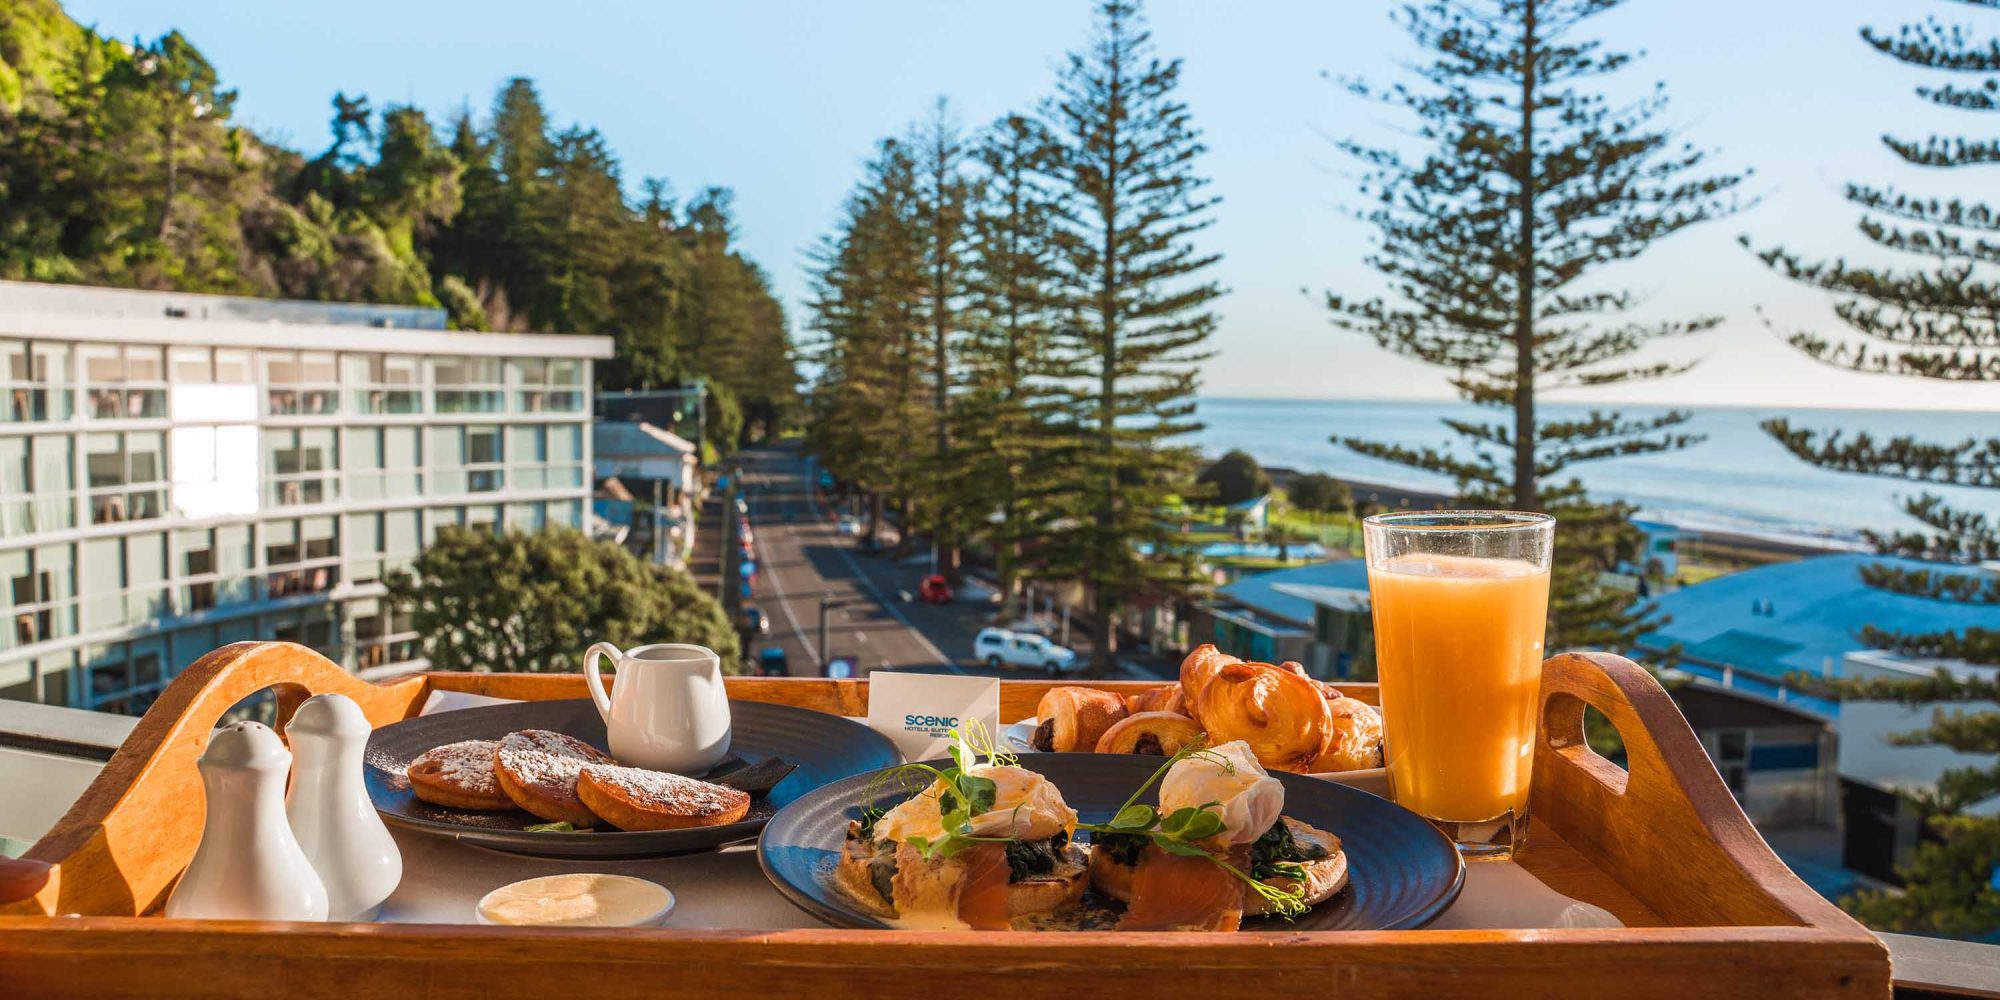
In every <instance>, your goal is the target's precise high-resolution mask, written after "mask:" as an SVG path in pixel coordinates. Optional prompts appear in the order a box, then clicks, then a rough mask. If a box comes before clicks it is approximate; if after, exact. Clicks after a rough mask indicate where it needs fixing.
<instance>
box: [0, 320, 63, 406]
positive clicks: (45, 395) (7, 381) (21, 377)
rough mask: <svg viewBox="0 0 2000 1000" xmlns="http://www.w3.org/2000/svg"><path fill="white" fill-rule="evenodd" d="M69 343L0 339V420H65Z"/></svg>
mask: <svg viewBox="0 0 2000 1000" xmlns="http://www.w3.org/2000/svg"><path fill="white" fill-rule="evenodd" d="M68 383H69V346H68V345H66V344H45V343H32V344H31V343H29V342H28V341H25V340H0V421H5V422H15V421H30V420H67V419H69V415H70V390H69V386H68Z"/></svg>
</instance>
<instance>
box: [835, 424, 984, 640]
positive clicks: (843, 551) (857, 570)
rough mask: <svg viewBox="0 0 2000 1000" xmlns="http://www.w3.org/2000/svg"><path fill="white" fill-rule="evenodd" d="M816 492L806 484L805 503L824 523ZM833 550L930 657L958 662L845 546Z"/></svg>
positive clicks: (836, 544) (837, 546) (839, 544)
mask: <svg viewBox="0 0 2000 1000" xmlns="http://www.w3.org/2000/svg"><path fill="white" fill-rule="evenodd" d="M799 461H801V462H803V461H805V459H803V458H801V459H800V460H799ZM801 478H805V477H801ZM818 492H819V491H818V490H817V489H815V488H814V485H813V484H812V483H811V482H807V483H806V503H808V504H811V505H812V510H813V520H815V521H821V522H824V520H825V517H824V515H823V514H822V513H821V511H820V509H819V497H818ZM897 530H898V531H900V530H902V529H901V528H898V529H897ZM833 548H834V551H836V552H839V553H840V557H841V558H842V559H845V560H847V568H848V569H851V570H853V571H854V576H855V578H856V579H858V580H860V581H861V585H862V586H863V587H866V588H868V592H869V593H870V594H873V595H875V601H876V603H878V604H880V605H882V609H883V610H884V611H887V612H889V614H890V616H892V617H894V618H895V619H896V620H897V621H899V622H902V623H903V627H904V628H906V629H909V630H910V634H911V635H913V636H916V637H917V641H918V642H921V643H923V644H924V648H925V649H928V650H930V651H931V655H932V656H935V657H937V661H938V662H939V663H945V664H956V663H957V662H958V661H956V660H954V659H952V658H951V657H949V656H946V655H944V650H942V649H939V648H937V644H936V643H934V642H932V641H931V640H930V636H927V635H925V634H923V633H922V632H920V631H918V630H917V627H916V626H915V625H912V624H910V620H909V619H908V618H905V617H904V616H903V609H901V608H899V607H896V606H895V605H894V604H891V603H889V599H888V598H887V597H884V596H883V595H882V589H881V588H880V587H877V586H875V581H874V580H871V579H869V578H868V574H866V573H863V572H862V571H861V564H860V563H858V562H856V561H855V560H854V553H852V552H849V551H848V549H847V546H846V545H843V544H841V543H840V542H838V541H836V542H835V543H834V545H833Z"/></svg>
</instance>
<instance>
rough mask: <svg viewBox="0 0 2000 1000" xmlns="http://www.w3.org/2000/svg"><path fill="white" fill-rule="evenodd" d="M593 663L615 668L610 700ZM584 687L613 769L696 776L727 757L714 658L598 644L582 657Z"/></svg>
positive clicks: (683, 648) (724, 707) (700, 649)
mask: <svg viewBox="0 0 2000 1000" xmlns="http://www.w3.org/2000/svg"><path fill="white" fill-rule="evenodd" d="M600 656H608V657H610V658H611V660H612V662H614V663H616V664H617V665H618V672H617V674H616V675H614V676H613V677H612V679H611V693H610V694H609V695H606V694H605V693H604V681H603V679H602V678H600V677H599V676H598V674H597V658H598V657H600ZM583 679H584V682H585V683H587V684H589V685H590V698H591V700H592V701H595V702H597V712H598V714H600V715H602V716H604V731H605V735H606V736H607V737H609V740H610V743H611V756H613V757H616V758H618V762H619V763H621V764H626V765H629V766H632V767H644V768H650V769H652V770H655V771H674V772H676V773H679V774H700V773H702V772H703V771H706V770H708V769H709V768H711V767H714V766H715V765H716V763H717V762H718V761H720V760H722V758H723V757H724V755H726V754H728V753H729V694H728V692H727V691H725V690H724V689H723V686H722V660H721V659H720V658H719V657H717V656H716V655H715V651H714V650H712V649H709V648H708V647H706V646H690V645H686V644H683V643H678V642H663V643H657V644H654V645H651V646H639V647H636V648H634V649H633V650H632V651H631V652H620V651H619V649H618V647H616V646H613V645H612V644H610V643H608V642H600V643H597V644H596V645H594V646H591V647H590V649H589V650H588V651H587V652H585V653H584V654H583Z"/></svg>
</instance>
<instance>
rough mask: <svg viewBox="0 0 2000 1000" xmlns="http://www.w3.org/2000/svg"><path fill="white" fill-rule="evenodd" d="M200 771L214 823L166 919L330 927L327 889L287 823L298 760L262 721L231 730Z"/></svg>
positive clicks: (211, 748)
mask: <svg viewBox="0 0 2000 1000" xmlns="http://www.w3.org/2000/svg"><path fill="white" fill-rule="evenodd" d="M195 765H196V766H197V767H199V768H201V785H202V789H203V791H204V792H206V793H207V796H208V805H207V811H206V812H207V818H206V819H205V820H204V821H203V825H202V828H201V845H200V846H198V847H196V848H195V850H194V860H192V861H190V862H188V867H187V871H186V872H185V873H183V874H182V875H181V880H180V884H178V885H176V886H174V894H173V895H172V896H170V897H168V898H167V916H169V917H195V918H209V919H219V920H325V919H326V888H325V886H323V885H321V884H320V880H319V875H318V874H316V873H315V872H314V871H313V866H312V863H311V862H309V861H307V860H306V855H305V852H304V851H301V850H299V842H298V841H297V840H295V839H293V838H292V827H291V824H290V823H287V822H286V821H285V775H286V774H288V773H289V772H290V771H291V769H292V755H291V754H290V753H289V752H287V751H286V750H285V744H284V742H283V741H282V740H279V739H278V734H277V733H274V732H272V731H271V728H270V727H269V726H266V725H263V724H261V723H256V722H238V723H235V724H233V725H228V726H224V727H222V728H221V729H218V730H216V731H215V733H214V735H212V736H210V737H209V739H208V749H207V750H205V751H203V752H202V755H201V759H200V760H198V761H196V762H195Z"/></svg>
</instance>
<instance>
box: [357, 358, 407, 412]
mask: <svg viewBox="0 0 2000 1000" xmlns="http://www.w3.org/2000/svg"><path fill="white" fill-rule="evenodd" d="M341 367H342V371H343V372H344V373H345V375H346V382H347V384H348V385H349V386H350V387H352V393H353V396H354V400H355V404H354V408H355V409H356V410H357V411H359V412H361V413H421V412H423V408H424V407H423V363H422V361H421V360H420V359H418V358H415V357H410V356H408V355H400V354H388V355H383V354H348V355H343V356H342V360H341Z"/></svg>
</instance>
